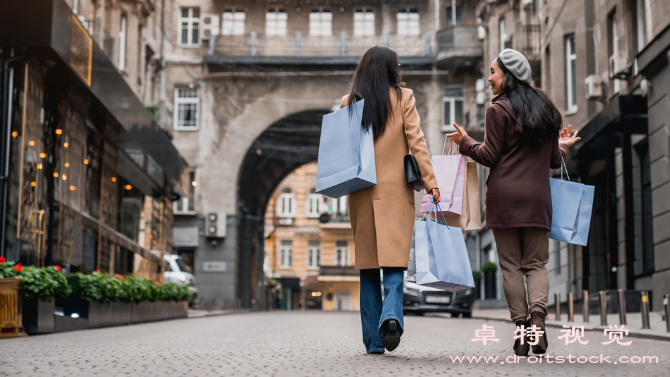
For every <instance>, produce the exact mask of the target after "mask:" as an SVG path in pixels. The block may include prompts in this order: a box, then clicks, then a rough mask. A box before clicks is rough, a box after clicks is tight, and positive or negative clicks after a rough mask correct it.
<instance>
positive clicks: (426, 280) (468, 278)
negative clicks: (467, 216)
mask: <svg viewBox="0 0 670 377" xmlns="http://www.w3.org/2000/svg"><path fill="white" fill-rule="evenodd" d="M431 203H432V198H431ZM434 208H435V209H434ZM434 210H435V211H436V212H435V213H436V220H431V219H430V217H431V216H430V215H429V218H428V219H427V220H425V221H422V220H419V219H417V220H415V222H414V232H415V233H414V237H415V248H414V253H415V259H416V283H417V284H419V285H423V286H427V287H433V288H439V289H442V290H445V291H451V292H456V291H461V290H464V289H468V288H474V286H475V281H474V278H473V277H472V268H471V266H470V258H469V257H468V250H467V248H466V246H465V239H464V238H463V230H462V229H460V228H456V227H454V226H451V227H450V226H448V225H446V220H445V224H444V225H443V224H440V223H439V218H437V216H438V215H437V214H438V213H439V214H441V213H442V209H441V208H440V206H439V203H438V204H437V206H433V205H431V208H430V213H431V214H432V213H433V211H434ZM442 219H444V215H442Z"/></svg>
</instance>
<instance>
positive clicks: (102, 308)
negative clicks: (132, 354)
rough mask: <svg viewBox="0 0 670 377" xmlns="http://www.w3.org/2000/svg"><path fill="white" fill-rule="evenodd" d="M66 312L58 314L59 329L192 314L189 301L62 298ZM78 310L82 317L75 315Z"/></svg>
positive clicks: (119, 324) (84, 327)
mask: <svg viewBox="0 0 670 377" xmlns="http://www.w3.org/2000/svg"><path fill="white" fill-rule="evenodd" d="M58 304H59V305H62V307H63V314H64V316H57V317H56V331H57V332H61V331H72V330H80V329H94V328H100V327H108V326H121V325H130V324H135V323H144V322H153V321H162V320H166V319H175V318H186V317H188V302H186V301H181V302H174V301H155V302H151V301H143V302H140V303H130V302H121V301H118V302H110V303H102V302H96V301H91V302H89V301H84V300H81V299H72V298H68V299H61V300H59V301H58ZM73 313H77V314H78V316H79V318H72V317H71V316H72V314H73Z"/></svg>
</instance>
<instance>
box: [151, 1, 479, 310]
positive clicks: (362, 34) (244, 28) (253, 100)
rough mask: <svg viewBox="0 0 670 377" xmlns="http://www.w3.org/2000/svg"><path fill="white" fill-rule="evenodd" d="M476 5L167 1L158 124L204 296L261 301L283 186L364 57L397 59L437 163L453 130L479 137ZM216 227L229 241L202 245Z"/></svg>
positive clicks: (178, 231)
mask: <svg viewBox="0 0 670 377" xmlns="http://www.w3.org/2000/svg"><path fill="white" fill-rule="evenodd" d="M476 5H477V2H476V1H474V0H473V1H445V0H420V1H416V0H411V1H410V0H407V1H403V0H393V1H391V0H384V1H382V0H365V1H357V2H356V3H353V2H348V1H330V0H328V1H326V0H323V1H321V0H315V1H312V0H310V2H309V3H308V2H307V1H291V2H288V3H286V2H284V3H281V4H280V3H268V2H266V1H255V0H254V1H235V0H230V1H206V0H168V1H167V2H166V8H165V14H166V17H165V23H166V25H167V27H166V43H165V61H166V63H165V66H164V67H165V68H164V72H165V78H166V80H165V82H164V85H163V92H162V94H161V95H162V98H165V106H164V111H161V116H165V117H166V118H162V119H164V120H165V123H166V124H170V125H171V128H172V130H171V131H172V133H173V135H174V139H173V142H174V143H175V145H176V146H177V148H178V149H179V151H180V153H182V154H183V155H184V156H185V158H186V160H187V161H188V162H189V165H190V166H191V174H192V181H193V182H196V183H197V185H194V186H193V190H192V192H191V196H190V197H189V198H185V199H183V200H182V201H181V202H180V203H179V204H177V205H176V207H175V215H176V217H175V218H176V220H175V244H176V245H177V248H178V250H180V251H179V252H180V253H190V254H192V255H194V260H195V263H194V268H195V271H196V274H197V275H198V284H199V289H200V293H201V295H202V296H203V297H212V298H217V299H219V300H229V299H234V298H240V299H242V300H243V302H244V303H245V305H246V306H251V305H261V304H262V303H261V302H260V301H262V300H265V297H266V294H265V293H263V292H264V291H265V290H266V287H265V286H264V284H265V283H264V281H263V279H262V278H261V277H262V276H263V259H264V258H263V256H264V255H265V252H264V250H263V249H264V248H265V247H266V242H265V240H263V236H264V234H265V232H264V227H263V224H264V221H265V218H266V216H265V215H266V209H267V203H268V202H269V200H270V198H271V197H272V194H273V192H274V191H275V189H276V188H277V187H278V185H279V184H280V182H281V181H282V180H283V179H284V178H285V177H286V176H287V175H288V174H290V173H291V172H292V171H294V170H295V169H297V168H299V167H301V166H303V165H305V164H307V163H310V162H313V161H316V157H317V150H318V149H317V148H318V142H319V139H318V138H319V132H320V131H319V130H320V124H321V117H322V115H323V114H326V113H328V112H330V111H332V109H333V107H334V106H339V102H340V98H341V97H342V96H343V95H344V94H346V93H348V85H349V83H350V80H351V78H352V76H353V71H354V69H355V67H356V64H357V63H358V59H359V58H360V56H361V55H362V54H363V52H364V51H365V50H366V49H367V48H368V47H370V46H372V45H376V44H381V45H387V46H389V47H391V48H393V49H395V50H396V51H397V52H398V55H399V56H400V63H401V67H402V69H403V79H404V82H405V84H406V86H407V87H409V88H412V89H413V90H414V94H415V96H416V98H417V109H418V111H419V114H420V116H421V120H422V128H423V130H424V134H425V135H426V139H427V141H428V144H429V148H430V151H431V152H432V153H434V154H438V153H440V150H441V145H442V143H443V140H444V133H446V132H449V131H451V130H452V128H451V124H452V123H453V122H457V123H459V124H462V125H464V126H466V127H467V128H468V130H469V132H473V133H477V132H479V134H480V135H483V127H482V126H483V112H482V110H483V108H482V107H481V106H478V105H477V102H476V99H477V98H476V97H477V93H476V90H475V87H476V86H477V83H476V79H477V78H480V76H481V75H480V73H479V72H480V70H481V66H480V65H481V59H482V48H481V45H482V44H481V41H480V40H479V39H478V38H477V25H476V19H475V11H476ZM479 84H480V85H481V86H482V88H481V89H482V90H483V81H480V82H479ZM210 214H216V216H215V217H216V218H217V219H224V218H225V219H226V220H225V224H226V232H225V234H226V235H225V237H210V236H207V234H206V221H207V218H208V217H209V215H210ZM221 221H222V220H221ZM182 239H183V242H182V241H181V240H182ZM212 266H216V267H215V268H214V270H212V268H211V267H212ZM205 268H207V269H208V270H207V271H205Z"/></svg>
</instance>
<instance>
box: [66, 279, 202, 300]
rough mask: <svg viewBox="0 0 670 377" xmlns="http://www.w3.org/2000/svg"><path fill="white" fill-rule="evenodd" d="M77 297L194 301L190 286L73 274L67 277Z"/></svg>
mask: <svg viewBox="0 0 670 377" xmlns="http://www.w3.org/2000/svg"><path fill="white" fill-rule="evenodd" d="M68 281H69V282H70V284H71V285H72V288H73V290H74V294H75V296H77V297H80V298H81V299H83V300H86V301H100V302H111V301H127V302H141V301H184V300H190V299H191V297H192V293H191V291H189V289H188V286H187V285H182V284H174V283H165V284H162V283H160V282H157V281H156V279H153V278H152V279H145V278H141V277H137V276H133V275H127V276H122V275H108V274H101V273H99V272H94V273H92V274H82V273H79V272H77V273H74V274H71V275H69V276H68Z"/></svg>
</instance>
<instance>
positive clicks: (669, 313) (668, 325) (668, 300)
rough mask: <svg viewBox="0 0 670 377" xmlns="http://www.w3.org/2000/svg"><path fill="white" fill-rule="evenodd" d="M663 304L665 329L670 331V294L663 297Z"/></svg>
mask: <svg viewBox="0 0 670 377" xmlns="http://www.w3.org/2000/svg"><path fill="white" fill-rule="evenodd" d="M663 306H664V307H665V330H666V331H667V332H670V295H665V296H664V297H663Z"/></svg>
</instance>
